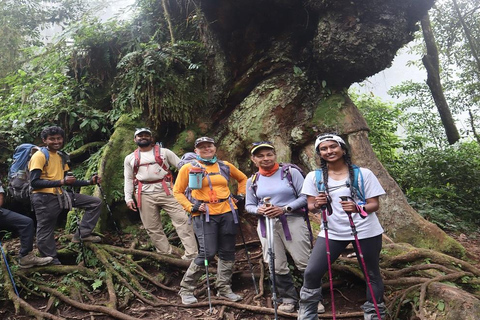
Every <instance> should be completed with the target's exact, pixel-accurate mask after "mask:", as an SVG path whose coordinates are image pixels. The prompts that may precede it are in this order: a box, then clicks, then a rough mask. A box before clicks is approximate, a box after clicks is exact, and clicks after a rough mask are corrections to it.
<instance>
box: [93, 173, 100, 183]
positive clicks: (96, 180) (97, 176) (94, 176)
mask: <svg viewBox="0 0 480 320" xmlns="http://www.w3.org/2000/svg"><path fill="white" fill-rule="evenodd" d="M99 183H102V178H101V177H100V176H99V175H98V174H94V175H93V176H92V179H91V184H99Z"/></svg>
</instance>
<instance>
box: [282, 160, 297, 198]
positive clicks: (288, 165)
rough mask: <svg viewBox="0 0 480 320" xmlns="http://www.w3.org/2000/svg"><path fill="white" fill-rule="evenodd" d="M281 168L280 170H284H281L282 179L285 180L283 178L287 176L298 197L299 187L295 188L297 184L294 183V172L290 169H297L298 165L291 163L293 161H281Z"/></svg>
mask: <svg viewBox="0 0 480 320" xmlns="http://www.w3.org/2000/svg"><path fill="white" fill-rule="evenodd" d="M280 168H281V169H280V170H282V171H280V179H282V180H283V178H287V180H288V184H289V185H290V187H291V188H292V189H293V193H294V194H295V197H296V198H298V194H299V192H298V191H297V189H295V186H294V185H293V178H292V173H291V172H290V170H291V169H292V168H295V169H297V168H296V165H294V164H291V163H281V164H280ZM297 170H298V169H297ZM299 172H300V171H299Z"/></svg>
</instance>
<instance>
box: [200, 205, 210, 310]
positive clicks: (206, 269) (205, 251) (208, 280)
mask: <svg viewBox="0 0 480 320" xmlns="http://www.w3.org/2000/svg"><path fill="white" fill-rule="evenodd" d="M200 219H202V233H203V257H204V260H203V261H204V264H205V275H206V278H207V296H208V311H209V313H210V314H212V297H211V293H210V277H209V275H208V259H207V248H206V247H205V214H201V215H200Z"/></svg>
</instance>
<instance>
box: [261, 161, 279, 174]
mask: <svg viewBox="0 0 480 320" xmlns="http://www.w3.org/2000/svg"><path fill="white" fill-rule="evenodd" d="M278 168H280V165H279V164H278V162H275V165H274V166H273V168H272V169H270V170H263V169H262V168H258V172H259V173H260V174H261V175H262V176H265V177H270V176H272V175H273V174H274V173H275V172H277V170H278Z"/></svg>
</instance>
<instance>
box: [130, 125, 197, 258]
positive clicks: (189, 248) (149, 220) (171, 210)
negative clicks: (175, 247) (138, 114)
mask: <svg viewBox="0 0 480 320" xmlns="http://www.w3.org/2000/svg"><path fill="white" fill-rule="evenodd" d="M134 141H135V143H136V144H137V145H138V149H137V150H135V151H134V152H132V153H130V154H129V155H127V156H126V157H125V161H124V178H125V184H124V191H125V202H126V203H127V206H128V208H129V209H130V210H133V211H136V210H137V209H138V211H139V213H140V218H141V219H142V223H143V226H144V227H145V230H146V231H147V233H148V235H149V236H150V239H151V240H152V242H153V245H154V246H155V248H156V249H157V251H158V252H159V253H163V254H171V253H172V246H171V245H170V244H169V242H168V239H167V236H166V235H165V232H164V231H163V225H162V221H161V216H160V208H162V209H163V210H165V212H166V213H167V214H168V215H169V216H170V219H171V220H172V224H173V226H174V227H175V230H176V231H177V234H178V236H179V237H180V240H181V241H182V244H183V246H184V248H185V254H184V256H182V259H185V260H190V259H193V258H195V257H196V255H197V252H198V251H197V242H196V239H195V234H194V232H193V228H192V226H191V225H190V224H188V216H187V214H186V213H185V211H184V210H183V209H182V207H181V206H180V204H179V203H178V202H177V200H175V198H174V197H173V192H172V184H173V182H172V181H170V180H171V179H170V177H169V172H168V168H169V167H170V166H171V165H173V166H177V165H178V163H179V162H180V159H179V158H178V156H177V155H176V154H175V153H173V152H172V151H170V150H168V149H166V148H160V147H159V146H155V144H154V140H153V137H152V132H151V130H150V129H148V128H141V129H137V130H136V131H135V134H134ZM157 148H158V149H157ZM155 152H158V155H157V156H159V158H160V159H161V160H160V161H161V164H160V163H158V162H157V160H158V159H157V160H156V159H155V158H156V157H155ZM134 197H135V198H134Z"/></svg>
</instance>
